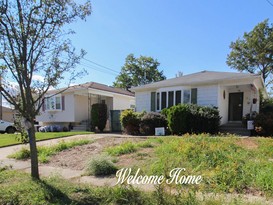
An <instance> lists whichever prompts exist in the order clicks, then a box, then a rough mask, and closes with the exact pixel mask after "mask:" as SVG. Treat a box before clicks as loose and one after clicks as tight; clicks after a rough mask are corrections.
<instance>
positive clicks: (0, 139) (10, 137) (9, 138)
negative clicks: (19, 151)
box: [0, 132, 92, 147]
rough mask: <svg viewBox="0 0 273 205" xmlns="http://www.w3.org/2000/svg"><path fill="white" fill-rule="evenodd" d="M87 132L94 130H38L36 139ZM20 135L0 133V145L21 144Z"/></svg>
mask: <svg viewBox="0 0 273 205" xmlns="http://www.w3.org/2000/svg"><path fill="white" fill-rule="evenodd" d="M85 134H92V132H36V140H37V141H41V140H47V139H54V138H61V137H68V136H73V135H85ZM18 135H20V134H0V147H4V146H8V145H15V144H21V142H20V141H18V140H17V139H16V137H18Z"/></svg>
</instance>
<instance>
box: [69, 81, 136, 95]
mask: <svg viewBox="0 0 273 205" xmlns="http://www.w3.org/2000/svg"><path fill="white" fill-rule="evenodd" d="M74 88H76V89H80V88H85V89H86V88H93V89H96V90H102V91H107V92H112V93H117V94H122V95H129V96H133V97H134V96H135V94H134V93H132V92H129V91H127V90H124V89H121V88H115V87H112V86H108V85H104V84H100V83H95V82H88V83H84V84H79V85H74V86H71V87H70V88H69V89H68V90H72V89H74Z"/></svg>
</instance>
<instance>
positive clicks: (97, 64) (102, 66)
mask: <svg viewBox="0 0 273 205" xmlns="http://www.w3.org/2000/svg"><path fill="white" fill-rule="evenodd" d="M83 60H85V61H88V62H90V63H93V64H95V65H96V66H99V67H101V68H104V69H107V70H110V71H112V72H114V73H119V72H118V71H116V70H114V69H111V68H108V67H106V66H104V65H101V64H99V63H96V62H94V61H91V60H88V59H86V58H83Z"/></svg>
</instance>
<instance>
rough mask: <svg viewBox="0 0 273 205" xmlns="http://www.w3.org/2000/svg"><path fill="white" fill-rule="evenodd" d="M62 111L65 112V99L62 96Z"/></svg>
mask: <svg viewBox="0 0 273 205" xmlns="http://www.w3.org/2000/svg"><path fill="white" fill-rule="evenodd" d="M62 110H65V97H64V96H62Z"/></svg>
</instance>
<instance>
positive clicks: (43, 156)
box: [8, 140, 93, 163]
mask: <svg viewBox="0 0 273 205" xmlns="http://www.w3.org/2000/svg"><path fill="white" fill-rule="evenodd" d="M92 142H93V141H90V140H74V141H70V142H64V141H62V142H60V143H58V144H56V145H52V146H38V147H37V150H38V160H39V162H41V163H47V162H48V161H49V159H50V156H52V155H55V154H57V153H58V152H61V151H63V150H66V149H70V148H72V147H75V146H80V145H85V144H89V143H92ZM8 157H9V158H14V159H17V160H24V159H28V158H30V151H29V149H26V148H22V149H21V150H19V151H18V152H15V153H14V154H11V155H9V156H8Z"/></svg>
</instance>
